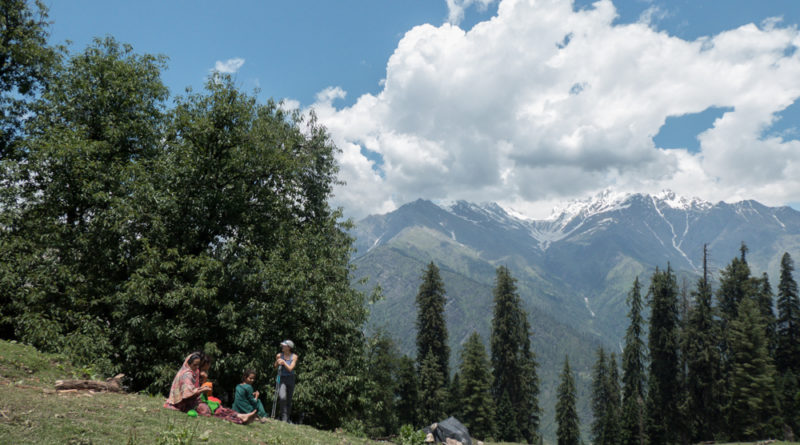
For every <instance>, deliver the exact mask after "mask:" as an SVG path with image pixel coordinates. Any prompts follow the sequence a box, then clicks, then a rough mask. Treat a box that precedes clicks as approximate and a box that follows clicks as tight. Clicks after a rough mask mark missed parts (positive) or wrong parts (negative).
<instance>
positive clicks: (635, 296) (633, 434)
mask: <svg viewBox="0 0 800 445" xmlns="http://www.w3.org/2000/svg"><path fill="white" fill-rule="evenodd" d="M628 306H629V308H630V309H629V311H628V319H629V321H630V324H629V325H628V328H627V330H626V331H625V348H624V350H623V352H622V412H621V414H620V416H621V419H620V443H621V444H622V445H644V438H645V437H644V388H645V367H644V366H645V365H644V363H645V354H646V351H645V347H646V346H645V344H644V340H643V339H642V335H643V331H642V327H643V326H642V325H643V324H644V320H643V318H642V295H641V287H640V285H639V278H638V277H637V278H636V279H635V280H634V282H633V287H632V288H631V291H630V292H629V293H628Z"/></svg>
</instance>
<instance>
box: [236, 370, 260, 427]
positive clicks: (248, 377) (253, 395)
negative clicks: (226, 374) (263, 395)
mask: <svg viewBox="0 0 800 445" xmlns="http://www.w3.org/2000/svg"><path fill="white" fill-rule="evenodd" d="M255 380H256V371H255V370H252V369H248V370H246V371H245V372H244V373H243V374H242V383H240V384H238V385H236V393H235V394H234V398H233V410H234V411H236V412H237V413H242V414H245V413H249V412H252V411H253V410H256V413H257V414H258V417H260V418H262V419H263V418H266V417H267V412H266V411H265V410H264V405H263V404H262V403H261V400H258V397H259V395H260V394H259V393H258V391H254V390H253V382H255Z"/></svg>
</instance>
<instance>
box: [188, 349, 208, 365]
mask: <svg viewBox="0 0 800 445" xmlns="http://www.w3.org/2000/svg"><path fill="white" fill-rule="evenodd" d="M205 356H206V355H205V354H203V353H202V352H200V351H195V352H192V353H191V355H189V359H188V360H186V364H187V365H191V364H192V362H193V361H195V360H200V364H201V365H202V364H203V358H204V357H205Z"/></svg>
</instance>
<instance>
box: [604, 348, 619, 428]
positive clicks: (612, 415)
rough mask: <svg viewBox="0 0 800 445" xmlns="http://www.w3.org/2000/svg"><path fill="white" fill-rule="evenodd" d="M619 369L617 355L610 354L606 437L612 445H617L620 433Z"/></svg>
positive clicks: (607, 383)
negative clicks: (610, 440)
mask: <svg viewBox="0 0 800 445" xmlns="http://www.w3.org/2000/svg"><path fill="white" fill-rule="evenodd" d="M619 383H620V382H619V367H618V366H617V355H616V354H615V353H613V352H612V353H611V354H610V355H609V356H608V380H607V381H606V385H607V386H608V421H607V426H606V431H607V432H606V435H607V437H609V438H611V439H612V443H614V444H619V442H620V440H621V437H622V431H621V427H620V417H621V403H622V394H621V390H620V384H619Z"/></svg>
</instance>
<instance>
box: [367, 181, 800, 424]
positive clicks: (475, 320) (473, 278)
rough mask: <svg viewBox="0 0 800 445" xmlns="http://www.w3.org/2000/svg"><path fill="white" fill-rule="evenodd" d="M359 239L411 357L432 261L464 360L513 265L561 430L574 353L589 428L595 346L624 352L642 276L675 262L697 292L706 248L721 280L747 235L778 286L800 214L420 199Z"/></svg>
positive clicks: (385, 319)
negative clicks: (565, 382)
mask: <svg viewBox="0 0 800 445" xmlns="http://www.w3.org/2000/svg"><path fill="white" fill-rule="evenodd" d="M352 235H353V236H354V237H355V239H356V242H355V246H356V249H357V250H356V252H355V254H354V256H353V263H354V264H355V265H356V267H357V270H356V273H355V275H354V279H356V280H358V279H361V278H367V279H368V280H367V283H366V285H364V289H365V290H369V289H371V288H372V287H374V286H375V285H380V287H381V290H382V293H383V296H384V298H383V299H382V300H381V301H378V302H376V303H374V304H373V305H372V307H371V319H370V328H371V329H378V328H382V329H385V330H387V331H388V332H389V333H390V334H391V335H392V336H393V337H394V338H395V340H396V341H397V343H398V345H399V347H400V350H401V352H403V353H407V354H413V351H414V338H415V327H414V322H415V317H416V309H415V307H414V297H415V295H416V293H417V289H418V286H419V284H420V281H421V275H422V270H423V268H424V267H425V265H426V264H427V263H429V262H431V261H433V262H435V263H436V264H437V266H439V268H440V269H441V274H442V279H443V281H444V285H445V289H446V293H447V298H448V301H447V305H446V309H445V312H446V314H445V315H446V318H447V321H448V329H449V342H450V346H451V350H452V351H453V357H451V360H452V361H453V363H454V364H455V363H457V362H458V357H457V354H458V352H459V351H460V349H461V347H460V344H461V343H463V342H464V341H465V340H466V338H467V337H468V336H469V334H470V333H471V332H472V331H477V332H478V333H480V334H481V336H482V337H483V339H484V341H485V342H487V344H488V338H489V333H490V332H489V323H490V320H491V316H492V288H493V284H494V278H495V269H496V267H497V266H500V265H505V266H507V267H508V268H509V269H510V270H511V272H512V274H513V276H514V277H515V278H516V279H517V280H518V281H517V286H518V291H519V294H520V296H521V298H522V300H523V301H524V303H525V305H526V309H527V310H528V312H529V316H530V321H531V326H532V328H533V345H534V350H535V352H536V354H537V357H538V361H539V377H540V380H541V391H542V394H541V396H540V405H541V407H542V409H543V411H544V418H543V419H542V430H543V431H545V433H547V432H548V431H550V430H552V429H553V428H554V423H553V422H554V421H553V414H552V411H553V406H554V404H555V396H554V392H555V387H556V385H557V376H558V372H559V371H560V368H561V365H562V363H563V359H564V355H565V354H567V353H568V354H569V356H570V364H571V365H572V366H573V369H574V370H575V371H576V372H577V373H578V386H579V401H580V404H579V411H581V414H582V415H583V416H584V417H585V418H584V425H587V422H588V420H589V419H588V417H587V416H588V415H589V411H588V400H587V399H588V391H587V390H586V388H587V386H586V385H587V383H588V382H589V379H590V374H589V371H590V368H591V365H592V363H593V362H594V359H595V357H594V351H595V349H596V348H597V347H598V346H599V345H604V346H606V347H608V348H612V350H614V351H616V352H620V347H621V338H622V335H623V334H624V330H625V328H626V326H627V318H626V314H627V306H626V303H625V300H626V295H627V293H628V291H629V290H630V287H631V285H632V283H633V280H634V278H635V277H637V276H638V277H639V278H640V280H642V282H643V283H644V290H645V291H646V286H647V284H648V282H649V276H650V274H652V271H653V270H654V269H655V268H656V267H659V268H665V267H666V266H667V264H669V265H671V267H672V268H673V269H674V270H675V271H676V273H677V275H678V279H679V283H680V284H682V285H685V286H687V288H688V289H689V290H690V289H692V288H693V287H694V284H695V282H696V280H697V277H698V276H699V274H700V273H701V272H702V256H703V245H704V244H707V245H708V249H709V269H710V271H711V272H712V277H716V276H717V273H718V271H719V270H721V269H722V268H724V267H725V266H726V265H727V264H728V263H729V262H730V260H731V259H732V258H733V257H734V256H737V255H738V254H739V247H740V245H741V243H742V242H744V243H746V244H747V246H748V248H749V252H748V256H747V258H748V263H749V264H750V267H751V270H752V272H753V274H754V275H761V273H762V272H767V273H768V274H769V276H770V281H771V283H772V284H773V287H774V286H775V284H776V282H777V276H778V267H779V262H780V257H781V255H782V254H783V253H784V252H789V253H790V254H791V255H792V256H793V257H794V258H800V212H798V211H796V210H794V209H792V208H789V207H767V206H764V205H762V204H760V203H758V202H756V201H741V202H738V203H724V202H719V203H716V204H713V203H710V202H707V201H703V200H701V199H698V198H691V199H690V198H686V197H681V196H677V195H676V194H674V193H672V192H669V191H666V192H662V193H660V194H658V195H647V194H614V193H611V192H604V193H601V194H598V195H597V196H594V197H591V198H588V199H585V200H580V201H573V202H570V203H566V204H565V205H564V206H563V207H562V208H561V209H556V210H554V212H553V214H552V215H551V216H550V217H549V218H547V219H542V220H535V219H528V218H525V217H522V216H520V215H518V214H517V213H516V212H513V211H511V210H509V209H504V208H503V207H501V206H500V205H498V204H495V203H488V204H474V203H470V202H466V201H458V202H455V203H451V204H448V205H437V204H435V203H433V202H431V201H426V200H417V201H414V202H411V203H408V204H406V205H404V206H402V207H400V208H398V209H397V210H395V211H393V212H391V213H388V214H385V215H372V216H369V217H367V218H365V219H363V220H361V221H358V222H357V223H356V227H355V228H354V230H353V232H352Z"/></svg>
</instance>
